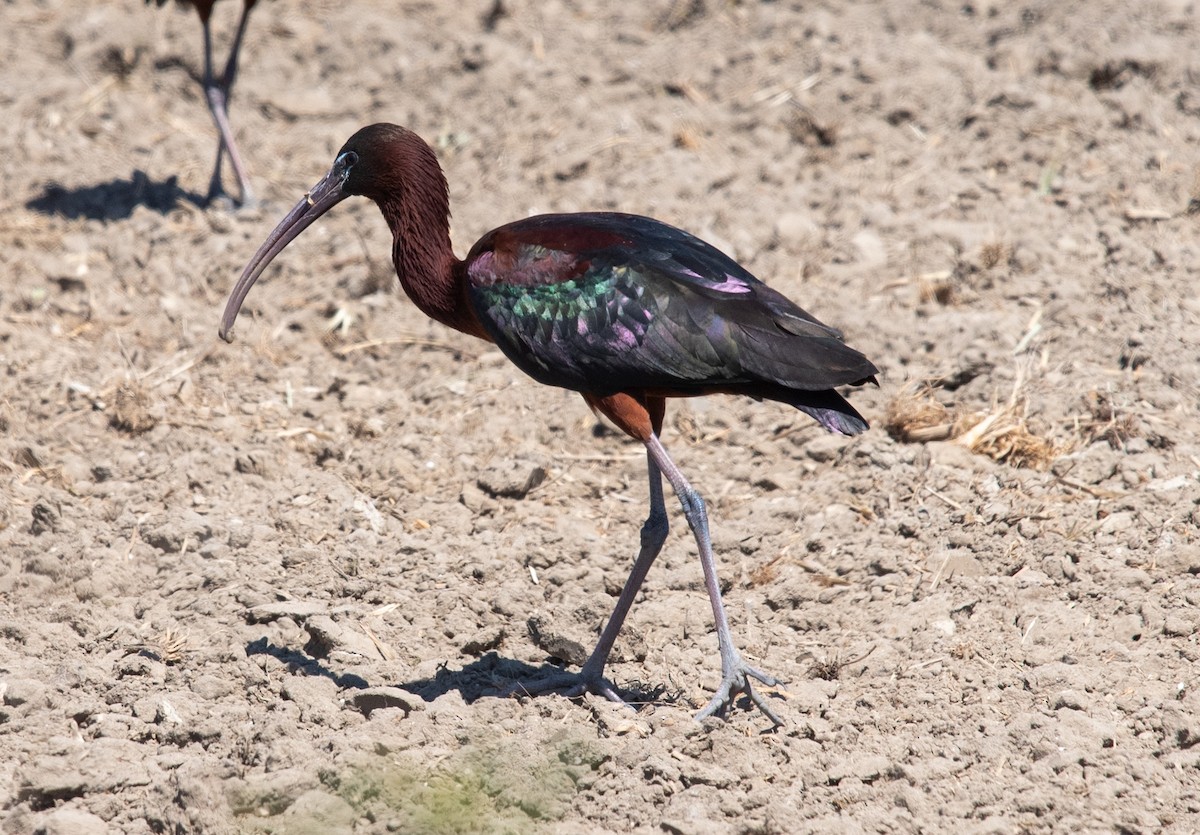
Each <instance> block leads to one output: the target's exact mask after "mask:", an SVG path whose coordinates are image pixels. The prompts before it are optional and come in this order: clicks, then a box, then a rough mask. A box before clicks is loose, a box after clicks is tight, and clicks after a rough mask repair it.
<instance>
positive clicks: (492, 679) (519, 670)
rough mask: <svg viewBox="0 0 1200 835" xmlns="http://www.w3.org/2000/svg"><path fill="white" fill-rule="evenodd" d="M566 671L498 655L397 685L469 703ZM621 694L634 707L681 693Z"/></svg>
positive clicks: (637, 688) (629, 690)
mask: <svg viewBox="0 0 1200 835" xmlns="http://www.w3.org/2000/svg"><path fill="white" fill-rule="evenodd" d="M563 672H564V670H563V668H562V667H560V666H558V665H557V664H551V663H546V664H543V665H542V666H540V667H534V666H532V665H530V664H526V663H525V662H523V661H516V660H514V659H512V658H503V657H501V656H499V655H497V654H496V653H494V652H488V653H485V654H484V655H483V656H482V657H481V658H479V659H478V660H476V661H472V662H471V663H470V664H467V665H466V666H464V667H462V668H460V669H457V670H452V669H450V668H449V667H448V666H446V665H445V664H443V665H441V666H440V667H438V669H437V672H436V673H434V675H433V678H424V679H416V680H414V681H407V682H402V683H399V684H397V685H396V686H397V687H400V688H401V689H403V690H407V691H408V692H410V693H413V694H414V695H417V696H420V697H421V699H423V700H424V701H426V702H432V701H433V700H434V699H436V698H438V697H439V696H444V695H445V694H446V693H448V692H450V691H451V690H457V691H458V692H459V694H460V695H461V696H462V699H463V701H464V702H466V703H467V704H470V703H471V702H473V701H475V700H476V699H478V698H481V697H485V696H491V697H498V696H504V695H508V694H510V693H511V694H512V695H517V696H519V695H521V694H522V685H526V686H532V685H535V684H537V683H538V682H541V681H544V680H545V679H547V678H554V677H556V676H561V675H562V674H563ZM613 689H614V690H615V691H616V692H617V695H618V696H620V697H621V698H622V699H624V700H625V701H626V703H628V704H631V705H635V706H636V705H639V704H645V703H648V702H662V701H674V700H677V699H678V695H677V694H670V695H668V694H667V691H666V688H664V687H657V686H649V685H643V684H640V683H635V684H634V685H632V686H630V687H621V686H618V685H614V686H613Z"/></svg>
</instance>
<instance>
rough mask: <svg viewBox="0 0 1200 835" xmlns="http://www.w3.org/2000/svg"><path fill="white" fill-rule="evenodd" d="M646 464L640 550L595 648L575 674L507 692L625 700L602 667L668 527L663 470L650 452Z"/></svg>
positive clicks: (622, 701) (660, 546) (665, 538)
mask: <svg viewBox="0 0 1200 835" xmlns="http://www.w3.org/2000/svg"><path fill="white" fill-rule="evenodd" d="M646 466H647V469H648V470H649V476H650V514H649V516H647V517H646V522H645V524H643V525H642V542H641V549H640V550H639V551H638V555H637V559H636V560H634V562H633V568H632V569H630V571H629V578H628V579H627V580H626V581H625V586H624V587H623V588H622V589H621V594H620V596H619V597H618V598H617V604H616V606H614V607H613V611H612V614H611V615H610V616H609V618H608V623H606V624H605V626H604V630H603V631H602V632H601V633H600V640H599V641H597V642H596V647H595V649H593V650H592V654H591V655H589V656H588V659H587V661H585V662H584V664H583V667H581V668H580V670H579V672H578V673H563V674H562V675H558V676H554V677H552V678H550V679H548V680H546V681H541V682H535V683H528V684H524V685H521V686H518V687H514V688H512V689H511V691H510V693H528V694H531V695H533V694H538V693H547V692H551V691H562V692H563V695H565V696H567V697H568V698H573V697H575V696H580V695H582V694H583V693H586V692H591V693H596V694H598V695H601V696H604V697H605V698H607V699H610V700H612V701H614V702H620V703H621V704H624V703H625V700H624V699H622V698H621V697H620V696H618V695H617V692H616V690H614V689H613V686H612V684H610V683H609V682H608V681H607V680H606V679H605V678H604V667H605V665H607V664H608V656H609V654H610V653H611V652H612V648H613V644H614V643H615V642H616V640H617V635H618V634H619V633H620V632H621V627H622V626H623V625H624V623H625V617H626V616H627V615H628V614H629V610H630V609H631V608H633V601H634V598H636V597H637V594H638V592H639V591H640V590H641V588H642V583H643V582H645V580H646V575H647V574H648V573H649V571H650V566H651V565H653V564H654V560H655V558H656V557H658V553H659V552H660V551H661V550H662V546H663V543H664V542H666V541H667V532H668V530H669V529H670V525H669V523H668V521H667V507H666V503H665V501H664V499H663V485H662V473H661V472H660V471H659V469H658V464H656V463H655V461H654V457H653V456H652V455H650V456H648V457H647V461H646Z"/></svg>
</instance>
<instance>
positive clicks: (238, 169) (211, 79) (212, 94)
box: [204, 11, 254, 206]
mask: <svg viewBox="0 0 1200 835" xmlns="http://www.w3.org/2000/svg"><path fill="white" fill-rule="evenodd" d="M245 24H246V12H245V11H243V13H242V21H241V23H240V24H239V26H238V41H240V40H241V35H242V32H243V31H244V30H245ZM237 48H238V43H236V42H235V44H234V51H233V52H232V53H231V55H230V61H231V62H235V61H236V60H237ZM230 66H231V65H227V66H226V68H225V77H223V78H222V79H220V80H219V81H218V80H217V78H216V77H215V76H214V75H213V60H212V32H211V30H210V27H209V23H208V21H204V97H205V100H206V101H207V102H208V110H209V112H210V113H212V117H213V122H214V123H215V124H216V126H217V134H218V141H217V160H216V163H215V164H214V165H213V173H212V177H211V178H210V179H209V181H208V195H207V197H206V198H205V199H206V201H207V202H212V201H213V200H215V199H217V198H219V197H223V196H226V193H225V187H224V186H223V185H222V184H221V162H222V157H223V155H224V154H226V153H227V154H229V162H230V163H231V164H232V165H233V172H234V174H235V175H236V176H237V179H238V185H239V187H240V188H241V195H242V199H241V204H242V205H243V206H245V205H249V204H251V203H253V202H254V193H253V191H252V190H251V188H250V178H249V177H248V176H247V174H246V166H245V165H244V164H243V163H242V158H241V155H240V154H239V153H238V149H237V144H236V143H235V142H234V139H233V128H232V127H230V125H229V112H228V105H229V88H230V86H231V82H232V79H231V76H230Z"/></svg>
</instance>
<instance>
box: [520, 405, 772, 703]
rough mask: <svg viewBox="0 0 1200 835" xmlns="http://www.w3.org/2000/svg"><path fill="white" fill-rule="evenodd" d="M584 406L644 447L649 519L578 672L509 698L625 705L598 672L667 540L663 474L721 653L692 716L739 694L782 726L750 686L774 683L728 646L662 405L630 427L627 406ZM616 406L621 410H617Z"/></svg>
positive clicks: (699, 515)
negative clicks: (714, 681) (696, 559)
mask: <svg viewBox="0 0 1200 835" xmlns="http://www.w3.org/2000/svg"><path fill="white" fill-rule="evenodd" d="M588 402H589V403H591V404H592V406H593V407H596V408H599V409H600V411H603V412H604V413H605V414H607V415H608V416H609V417H611V418H613V419H614V420H615V421H616V422H617V423H618V425H619V426H622V428H625V429H626V430H627V431H629V434H631V435H633V436H634V437H639V436H640V437H642V438H643V441H642V442H643V443H644V444H645V445H646V469H647V470H648V473H649V477H650V514H649V515H648V516H647V517H646V521H645V523H644V524H643V525H642V544H641V549H640V550H639V551H638V555H637V559H636V560H634V563H633V568H632V569H631V570H630V572H629V579H627V580H626V581H625V586H624V588H622V589H621V595H620V597H618V598H617V604H616V606H614V607H613V612H612V614H611V615H610V616H609V618H608V623H607V624H605V626H604V631H603V632H601V633H600V640H599V641H597V642H596V648H595V649H593V650H592V654H591V655H590V656H588V659H587V661H585V662H584V664H583V667H581V668H580V670H579V672H578V673H563V674H561V675H556V676H553V677H552V678H550V679H547V680H545V681H541V682H536V683H531V684H525V685H518V686H516V687H514V688H512V689H511V691H510V693H514V692H522V693H528V694H531V695H536V694H539V693H548V692H553V691H562V692H563V694H564V695H565V696H567V697H568V698H574V697H575V696H580V695H582V694H583V693H585V692H591V693H596V694H598V695H601V696H604V697H605V698H607V699H610V700H612V701H614V702H620V703H621V704H624V703H625V702H624V700H623V699H622V698H621V697H620V696H618V695H617V693H616V691H615V690H614V689H613V686H612V684H610V683H609V682H608V681H607V680H606V679H605V678H604V667H605V666H606V665H607V664H608V656H609V653H611V652H612V648H613V644H614V643H615V642H616V640H617V635H618V633H620V631H621V627H622V626H623V625H624V623H625V617H626V616H627V615H628V614H629V610H630V609H631V608H632V607H633V601H634V598H635V597H637V593H638V592H639V591H640V590H641V588H642V583H643V582H645V580H646V575H647V574H648V573H649V572H650V566H651V565H653V564H654V560H655V558H657V557H658V554H659V552H660V551H661V550H662V546H663V543H664V542H666V540H667V532H668V530H669V527H670V523H669V522H668V520H667V508H666V502H665V500H664V497H663V485H662V479H663V476H664V475H665V476H666V478H667V481H669V482H670V483H671V487H672V488H673V489H674V490H675V495H676V496H678V497H679V502H680V504H681V505H682V506H683V513H684V516H685V517H686V518H687V521H688V526H689V527H691V529H692V533H693V534H694V535H695V537H696V545H697V547H698V549H699V551H700V565H701V567H702V569H703V571H704V585H705V588H707V589H708V597H709V600H710V601H712V609H713V618H714V619H715V621H716V627H717V648H718V650H719V651H720V653H721V684H720V686H719V687H718V688H717V692H716V694H715V695H713V697H712V699H710V700H709V702H708V704H707V705H705V707H704V709H703V710H701V711H700V712H699V713H698V714H696V718H697V719H704V718H706V717H709V716H713V715H715V714H717V713H719V712H722V711H723V710H724V709H725V708H726V707H728V706H729V705H730V704H731V703H732V702H733V700H734V699H735V698H736V697H737V696H738V694H739V693H744V694H745V695H746V696H748V697H749V698H750V701H751V702H752V703H753V704H754V706H755V707H757V708H758V709H759V710H761V711H762V712H763V713H764V714H766V716H767V718H768V719H770V720H771V721H772V722H774V723H775V724H776V725H782V724H783V722H782V720H781V719H780V718H779V716H778V715H776V713H775V712H774V711H773V710H771V708H770V706H768V705H767V704H766V702H764V701H763V700H762V698H761V697H760V696H759V695H758V694H757V693H755V692H754V689H753V688H752V687H751V686H750V679H752V678H753V679H757V680H758V681H761V682H762V683H763V684H766V685H768V686H775V685H777V684H779V681H778V680H777V679H776V678H774V677H773V676H769V675H767V674H766V673H763V672H761V671H760V670H756V669H755V668H753V667H751V666H749V665H748V664H746V662H745V661H743V660H742V656H741V653H740V652H738V650H737V647H736V646H734V643H733V633H732V632H731V631H730V629H729V618H728V617H727V616H726V614H725V604H724V603H723V602H722V600H721V587H720V583H719V581H718V580H717V563H716V559H715V558H714V557H713V551H712V539H711V537H710V536H709V533H708V514H707V513H706V512H705V509H704V499H702V498H701V497H700V494H699V493H697V492H696V490H695V488H693V487H692V485H691V484H689V483H688V480H687V479H686V478H685V477H684V475H683V473H682V472H680V470H679V468H678V467H676V466H675V463H674V462H673V461H672V460H671V457H670V456H669V455H667V450H666V449H665V448H664V447H663V445H662V442H661V441H660V440H659V439H658V434H659V432H661V431H662V419H663V411H664V404H663V402H662V401H661V399H651V400H650V402H648V403H643V404H641V406H642V408H643V409H645V411H643V412H642V415H643V416H644V417H645V420H644V421H642V420H637V419H636V418H635V420H634V421H633V422H630V421H629V420H628V418H629V417H630V414H629V409H628V403H625V404H620V405H618V408H617V410H616V411H615V412H614V410H613V409H612V408H609V407H611V406H612V405H613V404H607V403H604V402H596V401H593V400H591V399H590V398H589V399H588ZM621 405H623V406H624V408H621ZM647 424H648V425H647Z"/></svg>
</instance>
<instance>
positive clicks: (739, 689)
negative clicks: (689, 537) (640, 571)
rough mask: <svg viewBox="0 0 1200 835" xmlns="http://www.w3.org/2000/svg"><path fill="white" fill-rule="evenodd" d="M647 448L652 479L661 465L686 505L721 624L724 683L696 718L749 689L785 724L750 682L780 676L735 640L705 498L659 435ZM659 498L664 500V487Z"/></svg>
mask: <svg viewBox="0 0 1200 835" xmlns="http://www.w3.org/2000/svg"><path fill="white" fill-rule="evenodd" d="M646 449H647V450H648V451H649V453H650V462H651V463H650V467H651V473H652V479H651V480H654V478H653V476H654V475H656V473H654V470H655V469H658V470H661V471H662V474H663V475H665V476H666V477H667V481H669V482H671V487H672V488H674V490H675V495H676V496H678V497H679V503H680V504H681V505H683V514H684V516H686V517H687V521H688V525H689V526H690V527H691V529H692V533H693V534H694V535H695V537H696V546H697V548H698V549H699V551H700V566H701V568H702V569H703V570H704V586H705V588H707V589H708V599H709V600H710V601H711V602H712V609H713V618H714V620H715V621H716V624H717V649H718V650H719V651H720V653H721V685H720V686H719V687H718V688H717V692H716V693H715V694H714V695H713V697H712V699H710V700H709V702H708V704H707V705H706V706H705V707H704V710H702V711H700V712H699V713H697V714H696V718H697V719H704V718H706V717H709V716H713V715H714V714H717V713H719V712H722V711H724V709H725V708H726V707H728V706H729V705H730V704H731V703H732V702H733V700H734V698H736V697H737V695H738V694H739V693H745V694H746V696H748V697H749V698H750V701H751V702H753V703H754V706H755V707H757V708H758V709H759V710H761V711H762V712H763V713H765V714H766V715H767V718H768V719H770V720H771V721H772V722H774V723H775V724H776V725H782V724H783V721H782V720H781V719H780V718H779V717H778V716H777V715H776V714H775V712H774V711H773V710H771V708H770V707H769V706H768V705H767V703H766V702H764V701H763V700H762V698H761V697H760V696H759V695H758V694H757V693H755V692H754V688H752V687H751V686H750V679H752V678H753V679H757V680H758V681H761V682H762V683H763V684H766V685H768V686H772V687H773V686H775V685H777V684H779V680H778V679H776V678H775V677H774V676H769V675H767V674H766V673H764V672H762V671H760V670H757V669H755V668H754V667H751V666H750V665H748V664H747V663H746V662H745V661H743V660H742V654H741V653H740V652H738V649H737V647H735V646H734V644H733V633H732V632H731V631H730V629H729V618H728V617H726V615H725V604H724V603H723V602H722V600H721V585H720V582H719V581H718V580H717V561H716V559H715V558H714V557H713V550H712V538H711V537H710V536H709V533H708V513H707V512H706V511H705V509H704V499H702V498H701V497H700V494H699V493H697V492H696V490H695V488H693V487H692V485H691V484H689V483H688V480H687V479H686V478H684V475H683V473H682V472H680V470H679V468H678V467H676V466H675V463H674V462H673V461H672V460H671V458H670V456H668V455H667V451H666V449H664V448H663V445H662V443H661V442H660V441H659V440H658V436H657V435H651V436H650V438H649V439H648V440H647V441H646ZM659 501H660V502H661V501H662V492H661V487H660V490H659Z"/></svg>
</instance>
